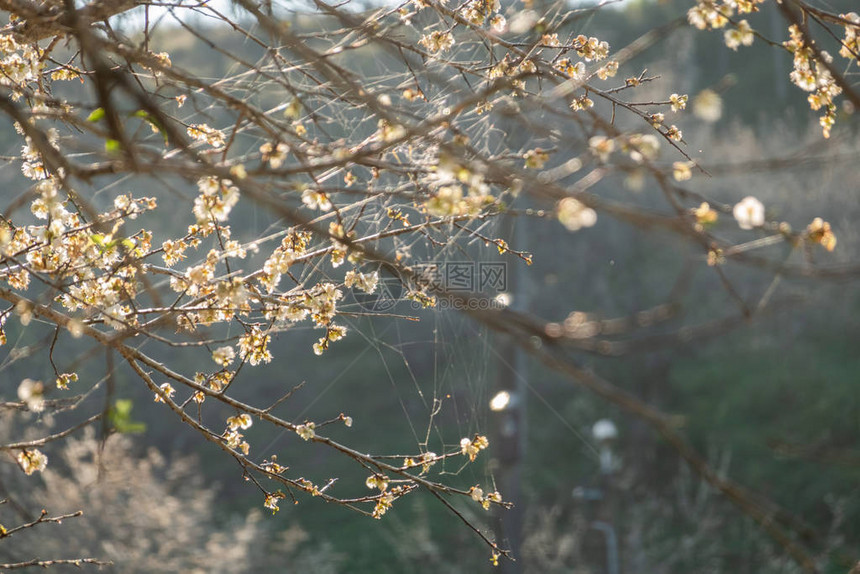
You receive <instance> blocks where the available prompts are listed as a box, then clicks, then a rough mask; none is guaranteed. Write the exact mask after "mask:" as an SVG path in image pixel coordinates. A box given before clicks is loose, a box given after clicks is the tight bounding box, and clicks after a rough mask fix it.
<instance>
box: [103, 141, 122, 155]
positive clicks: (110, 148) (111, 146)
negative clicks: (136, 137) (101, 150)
mask: <svg viewBox="0 0 860 574" xmlns="http://www.w3.org/2000/svg"><path fill="white" fill-rule="evenodd" d="M121 150H122V145H121V144H120V143H119V142H118V141H117V140H114V139H107V140H105V151H106V152H108V153H109V154H118V153H119V152H120V151H121Z"/></svg>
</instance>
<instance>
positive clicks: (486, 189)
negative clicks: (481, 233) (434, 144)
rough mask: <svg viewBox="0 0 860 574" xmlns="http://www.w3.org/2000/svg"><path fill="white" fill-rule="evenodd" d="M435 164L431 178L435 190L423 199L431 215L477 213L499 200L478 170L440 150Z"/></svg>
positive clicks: (446, 215)
mask: <svg viewBox="0 0 860 574" xmlns="http://www.w3.org/2000/svg"><path fill="white" fill-rule="evenodd" d="M434 167H435V173H434V174H433V175H432V177H431V178H430V179H429V181H428V184H429V185H430V187H431V188H432V189H433V193H432V195H431V197H430V198H429V199H428V200H427V201H425V202H424V209H425V210H426V211H427V213H428V214H430V215H433V216H436V217H449V216H462V215H468V216H475V215H478V214H480V213H481V212H482V211H483V210H484V209H486V208H487V207H489V206H491V205H493V204H494V203H495V202H496V198H495V197H494V196H493V195H492V194H491V193H490V186H489V185H487V183H486V181H485V180H484V177H483V175H482V174H481V173H480V171H479V170H477V169H474V168H472V167H470V166H467V165H464V164H462V163H461V162H458V161H456V160H455V159H454V158H452V157H451V156H449V155H448V154H445V153H441V152H440V153H439V154H438V158H437V160H436V165H435V166H434ZM464 188H465V190H464Z"/></svg>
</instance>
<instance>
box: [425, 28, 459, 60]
mask: <svg viewBox="0 0 860 574" xmlns="http://www.w3.org/2000/svg"><path fill="white" fill-rule="evenodd" d="M418 43H419V44H421V45H422V46H424V47H425V48H426V49H427V51H428V52H430V53H431V54H433V53H436V52H445V51H447V50H450V49H451V47H452V46H453V45H454V35H453V34H452V33H451V32H445V31H441V30H434V31H433V32H430V33H429V34H425V35H424V36H422V37H421V39H420V40H419V41H418Z"/></svg>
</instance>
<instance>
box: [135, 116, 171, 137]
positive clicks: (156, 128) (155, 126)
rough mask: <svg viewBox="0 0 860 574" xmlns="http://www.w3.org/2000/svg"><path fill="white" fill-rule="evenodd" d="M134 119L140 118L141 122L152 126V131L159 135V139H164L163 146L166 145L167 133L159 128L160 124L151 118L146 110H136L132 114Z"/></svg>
mask: <svg viewBox="0 0 860 574" xmlns="http://www.w3.org/2000/svg"><path fill="white" fill-rule="evenodd" d="M132 115H133V116H134V117H136V118H140V119H142V120H143V121H145V122H147V123H149V125H151V126H152V130H153V131H154V132H156V133H159V134H161V137H162V138H163V139H164V145H167V143H168V142H167V132H165V131H164V129H163V128H162V127H161V123H160V122H159V121H158V120H156V119H155V118H154V117H152V116H151V115H150V114H149V112H147V111H146V110H137V111H136V112H134V113H133V114H132Z"/></svg>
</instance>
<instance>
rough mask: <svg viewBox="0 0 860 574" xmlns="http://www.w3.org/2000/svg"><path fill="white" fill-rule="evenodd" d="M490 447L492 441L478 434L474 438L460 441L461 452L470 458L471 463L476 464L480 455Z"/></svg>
mask: <svg viewBox="0 0 860 574" xmlns="http://www.w3.org/2000/svg"><path fill="white" fill-rule="evenodd" d="M488 446H490V441H488V440H487V437H485V436H483V435H478V434H476V435H475V436H474V437H472V438H468V437H465V438H462V439H460V452H461V453H462V454H463V455H465V456H468V457H469V461H471V462H474V460H475V457H477V456H478V453H479V452H481V451H482V450H484V449H485V448H487V447H488Z"/></svg>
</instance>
